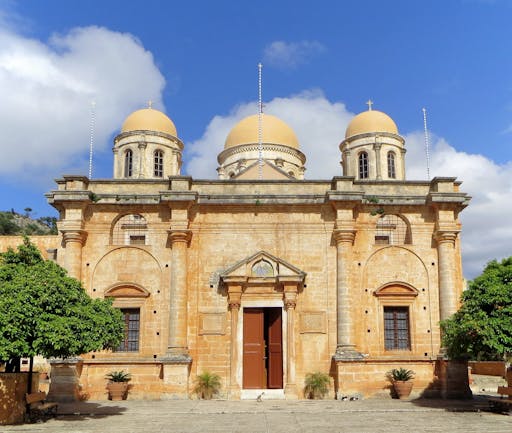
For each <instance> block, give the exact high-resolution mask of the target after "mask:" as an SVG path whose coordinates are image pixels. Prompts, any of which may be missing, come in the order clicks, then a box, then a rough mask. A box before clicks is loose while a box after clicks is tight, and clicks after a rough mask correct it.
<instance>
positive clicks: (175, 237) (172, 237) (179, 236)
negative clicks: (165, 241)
mask: <svg viewBox="0 0 512 433" xmlns="http://www.w3.org/2000/svg"><path fill="white" fill-rule="evenodd" d="M167 233H168V236H169V241H170V242H171V246H172V245H174V244H176V243H180V242H183V243H186V244H187V246H188V244H189V243H190V239H192V230H188V229H177V230H173V229H170V230H167Z"/></svg>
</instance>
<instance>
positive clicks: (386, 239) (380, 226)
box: [375, 215, 412, 245]
mask: <svg viewBox="0 0 512 433" xmlns="http://www.w3.org/2000/svg"><path fill="white" fill-rule="evenodd" d="M410 243H412V240H411V229H410V227H409V225H408V224H407V222H406V221H405V220H404V219H403V218H402V217H400V216H398V215H383V216H381V217H380V218H379V221H377V227H376V231H375V244H376V245H403V244H410Z"/></svg>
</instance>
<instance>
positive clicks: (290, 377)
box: [284, 283, 297, 398]
mask: <svg viewBox="0 0 512 433" xmlns="http://www.w3.org/2000/svg"><path fill="white" fill-rule="evenodd" d="M296 306H297V284H286V283H285V284H284V308H285V309H286V331H287V334H286V385H285V389H284V392H285V393H286V397H287V398H297V384H296V382H295V307H296Z"/></svg>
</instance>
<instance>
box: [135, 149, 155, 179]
mask: <svg viewBox="0 0 512 433" xmlns="http://www.w3.org/2000/svg"><path fill="white" fill-rule="evenodd" d="M146 147H148V145H147V143H146V142H145V141H141V142H139V145H138V148H139V175H138V176H137V177H138V178H139V179H144V178H145V177H146ZM150 168H151V167H150ZM147 177H149V178H150V177H152V176H151V175H149V176H147Z"/></svg>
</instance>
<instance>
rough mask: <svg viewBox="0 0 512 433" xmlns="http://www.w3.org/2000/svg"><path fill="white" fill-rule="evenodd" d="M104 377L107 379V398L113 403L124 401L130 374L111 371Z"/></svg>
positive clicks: (121, 371)
mask: <svg viewBox="0 0 512 433" xmlns="http://www.w3.org/2000/svg"><path fill="white" fill-rule="evenodd" d="M105 377H106V378H107V379H108V384H107V389H108V398H109V399H110V400H114V401H119V400H126V396H127V395H128V382H129V381H130V380H131V376H130V374H129V373H125V372H124V371H123V370H120V371H112V372H110V373H109V374H107V375H106V376H105Z"/></svg>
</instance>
